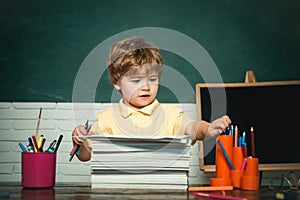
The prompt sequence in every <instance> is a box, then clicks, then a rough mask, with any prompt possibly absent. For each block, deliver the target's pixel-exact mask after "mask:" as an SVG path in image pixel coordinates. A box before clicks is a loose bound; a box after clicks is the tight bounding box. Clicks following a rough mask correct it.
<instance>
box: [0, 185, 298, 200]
mask: <svg viewBox="0 0 300 200" xmlns="http://www.w3.org/2000/svg"><path fill="white" fill-rule="evenodd" d="M0 193H1V197H0V199H23V200H27V199H30V200H35V199H42V200H54V199H55V200H57V199H58V200H59V199H62V200H69V199H70V200H71V199H72V200H73V199H82V200H89V199H97V200H98V199H105V200H111V199H122V200H123V199H132V200H135V199H147V200H149V199H154V200H164V199H166V200H167V199H168V200H177V199H180V200H182V199H189V200H190V199H191V200H192V199H195V200H200V199H209V198H204V197H196V196H194V194H193V192H187V191H184V190H183V191H182V190H150V189H149V190H148V189H147V190H145V189H98V188H97V189H95V188H91V187H89V186H82V187H80V186H79V187H70V186H58V187H54V188H51V189H23V188H22V187H21V186H3V185H2V186H0ZM214 193H215V194H222V192H220V191H219V192H214ZM226 195H232V196H235V197H243V198H247V199H249V200H257V199H259V200H263V199H276V198H275V192H274V191H270V190H269V189H268V188H262V189H260V190H259V191H243V190H233V191H226ZM296 199H299V200H300V195H299V193H298V196H297V198H296Z"/></svg>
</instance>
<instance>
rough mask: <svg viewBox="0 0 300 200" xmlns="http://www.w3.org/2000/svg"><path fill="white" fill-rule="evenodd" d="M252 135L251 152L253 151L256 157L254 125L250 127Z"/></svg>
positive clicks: (253, 155)
mask: <svg viewBox="0 0 300 200" xmlns="http://www.w3.org/2000/svg"><path fill="white" fill-rule="evenodd" d="M250 137H251V153H252V157H253V158H255V145H254V129H253V127H252V126H251V128H250Z"/></svg>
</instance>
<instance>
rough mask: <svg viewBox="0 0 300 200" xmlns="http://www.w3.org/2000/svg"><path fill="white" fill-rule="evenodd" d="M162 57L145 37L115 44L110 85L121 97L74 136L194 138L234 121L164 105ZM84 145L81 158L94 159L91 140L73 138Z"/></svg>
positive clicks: (216, 131)
mask: <svg viewBox="0 0 300 200" xmlns="http://www.w3.org/2000/svg"><path fill="white" fill-rule="evenodd" d="M162 66H163V59H162V56H161V54H160V51H159V49H158V48H157V47H155V46H154V45H153V44H151V43H148V42H146V41H145V40H144V39H142V38H127V39H125V40H122V41H120V42H117V43H115V44H114V45H113V46H112V47H111V49H110V53H109V57H108V72H109V78H110V82H111V84H112V85H113V86H114V88H115V89H116V90H117V91H118V92H120V94H121V95H122V97H123V98H122V99H121V100H120V101H119V104H118V105H117V106H112V107H110V108H108V109H106V110H104V111H103V112H101V113H98V114H97V116H96V122H95V123H94V124H93V125H92V126H91V127H90V129H88V131H87V130H86V129H85V128H84V127H83V126H82V125H79V126H77V127H76V128H75V129H74V131H73V133H72V136H85V135H91V134H112V135H116V134H119V135H168V136H175V135H190V136H191V137H192V139H193V140H203V139H204V138H207V137H216V136H218V135H219V134H221V133H222V132H223V131H224V130H225V129H226V127H227V126H228V125H229V124H230V123H231V121H230V119H229V117H228V116H226V115H225V116H223V117H221V118H219V119H216V120H215V121H213V122H211V123H208V122H206V121H194V120H192V119H191V118H189V117H188V116H187V115H185V114H184V113H183V112H182V111H181V110H180V109H179V108H178V107H176V106H170V105H161V104H160V103H159V102H158V100H157V99H156V95H157V91H158V85H159V80H160V78H161V74H162ZM73 143H75V144H77V145H81V146H83V148H80V152H79V154H78V155H77V157H78V159H79V160H81V161H88V160H90V158H91V148H92V147H91V142H90V141H89V140H85V139H81V138H79V137H73Z"/></svg>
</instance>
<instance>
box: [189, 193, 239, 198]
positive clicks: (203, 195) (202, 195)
mask: <svg viewBox="0 0 300 200" xmlns="http://www.w3.org/2000/svg"><path fill="white" fill-rule="evenodd" d="M194 195H195V196H200V197H207V198H212V199H227V200H244V199H245V198H241V197H234V196H228V195H219V194H209V193H203V192H195V193H194Z"/></svg>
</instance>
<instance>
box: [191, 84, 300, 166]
mask: <svg viewBox="0 0 300 200" xmlns="http://www.w3.org/2000/svg"><path fill="white" fill-rule="evenodd" d="M289 85H297V86H298V85H299V86H300V80H290V81H268V82H255V83H197V84H196V104H197V115H198V120H201V119H202V106H201V105H202V98H201V90H203V89H209V88H223V89H224V92H225V91H226V88H242V87H276V86H289ZM225 93H226V92H225ZM198 143H199V152H200V158H199V159H200V160H199V161H200V165H199V168H200V170H203V171H205V172H215V170H216V167H215V165H214V164H213V165H212V164H206V163H205V159H204V149H203V146H204V145H203V141H199V142H198ZM282 170H284V171H297V170H300V162H299V163H268V164H259V171H282Z"/></svg>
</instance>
